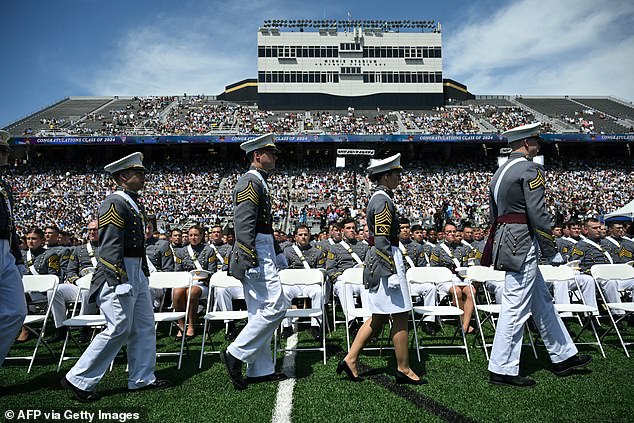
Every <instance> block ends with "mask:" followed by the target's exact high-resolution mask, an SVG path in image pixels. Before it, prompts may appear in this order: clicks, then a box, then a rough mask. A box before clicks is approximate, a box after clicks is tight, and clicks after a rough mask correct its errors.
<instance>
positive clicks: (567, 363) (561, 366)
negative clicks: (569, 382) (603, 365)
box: [553, 354, 592, 376]
mask: <svg viewBox="0 0 634 423" xmlns="http://www.w3.org/2000/svg"><path fill="white" fill-rule="evenodd" d="M591 361H592V357H590V356H589V355H587V354H582V355H573V356H572V357H570V358H569V359H567V360H564V361H562V362H561V363H556V364H553V373H554V374H555V375H556V376H568V375H569V374H570V373H572V371H573V370H574V369H579V368H581V367H585V366H587V365H588V364H589V363H590V362H591Z"/></svg>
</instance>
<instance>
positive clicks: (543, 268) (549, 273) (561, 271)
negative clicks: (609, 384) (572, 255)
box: [539, 265, 605, 358]
mask: <svg viewBox="0 0 634 423" xmlns="http://www.w3.org/2000/svg"><path fill="white" fill-rule="evenodd" d="M539 271H540V272H541V274H542V276H543V277H544V281H546V282H550V283H552V284H553V285H554V284H558V283H559V284H565V286H566V288H567V287H568V283H569V282H570V281H574V282H575V284H576V285H577V292H579V293H580V295H579V298H581V304H560V303H555V310H557V312H558V313H559V314H560V315H562V314H567V313H572V314H575V315H577V316H579V315H583V316H585V317H586V318H587V322H589V323H590V327H591V328H592V332H593V333H594V337H595V338H596V340H597V342H578V340H579V338H580V337H581V334H582V333H583V331H584V330H585V328H586V326H587V323H585V324H584V323H583V322H582V327H581V331H580V332H579V333H578V334H577V337H576V339H575V340H574V342H575V344H577V345H598V346H599V350H600V351H601V355H602V356H603V358H605V352H604V351H603V345H601V340H600V338H599V335H598V334H597V329H596V326H595V325H594V319H593V317H592V314H593V313H598V310H597V309H596V308H594V307H592V306H589V305H587V304H586V301H585V299H584V298H583V295H581V287H580V286H579V283H578V282H577V280H576V279H575V271H574V267H573V266H551V265H540V266H539Z"/></svg>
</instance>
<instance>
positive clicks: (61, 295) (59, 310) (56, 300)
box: [46, 283, 97, 328]
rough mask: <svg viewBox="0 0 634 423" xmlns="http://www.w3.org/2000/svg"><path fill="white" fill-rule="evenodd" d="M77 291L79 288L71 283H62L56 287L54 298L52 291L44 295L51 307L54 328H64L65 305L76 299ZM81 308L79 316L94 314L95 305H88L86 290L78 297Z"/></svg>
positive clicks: (95, 310) (95, 311)
mask: <svg viewBox="0 0 634 423" xmlns="http://www.w3.org/2000/svg"><path fill="white" fill-rule="evenodd" d="M77 291H79V287H78V286H76V285H74V284H72V283H63V284H61V285H59V286H58V287H57V292H56V293H55V297H53V291H48V292H47V293H46V295H47V297H48V303H49V304H50V305H51V313H52V314H53V320H54V321H55V327H56V328H60V327H62V326H64V320H66V304H67V303H72V302H73V301H75V298H76V297H77ZM80 301H81V308H80V310H79V314H96V313H97V305H96V304H94V303H92V304H89V303H88V290H86V289H85V290H84V291H83V292H82V293H81V296H80Z"/></svg>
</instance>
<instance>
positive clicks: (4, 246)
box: [0, 131, 27, 366]
mask: <svg viewBox="0 0 634 423" xmlns="http://www.w3.org/2000/svg"><path fill="white" fill-rule="evenodd" d="M8 141H9V133H8V132H6V131H0V167H1V168H2V169H3V170H2V173H4V169H5V168H6V166H7V164H8V158H9V142H8ZM14 216H15V209H14V200H13V195H12V194H11V187H10V186H9V185H8V184H7V183H6V182H5V181H4V178H0V334H2V336H0V366H2V362H3V361H4V358H5V357H6V355H7V352H8V351H9V349H10V348H11V345H12V344H13V341H14V339H15V335H16V334H17V333H18V331H19V330H20V327H21V326H22V323H23V322H24V317H25V316H26V312H27V311H26V300H25V298H24V288H23V285H22V273H24V272H25V271H26V270H24V264H23V263H22V261H23V260H22V254H21V253H20V248H19V246H20V241H19V239H18V235H17V233H16V232H15V226H14V224H13V222H14ZM18 266H19V267H20V269H19V268H18Z"/></svg>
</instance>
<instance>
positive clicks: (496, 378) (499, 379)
mask: <svg viewBox="0 0 634 423" xmlns="http://www.w3.org/2000/svg"><path fill="white" fill-rule="evenodd" d="M489 383H491V384H492V385H507V386H516V387H518V388H529V387H531V386H535V384H536V383H537V382H535V381H534V380H533V379H529V378H527V377H523V376H519V375H518V376H511V375H501V374H498V373H493V372H489Z"/></svg>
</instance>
